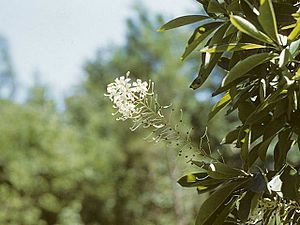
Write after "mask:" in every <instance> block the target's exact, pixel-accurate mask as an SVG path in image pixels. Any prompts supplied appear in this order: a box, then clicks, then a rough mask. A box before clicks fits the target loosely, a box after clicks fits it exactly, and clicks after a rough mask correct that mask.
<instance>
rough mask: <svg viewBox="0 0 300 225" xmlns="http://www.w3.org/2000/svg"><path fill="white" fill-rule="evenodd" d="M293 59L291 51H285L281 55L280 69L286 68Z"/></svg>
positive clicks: (286, 49)
mask: <svg viewBox="0 0 300 225" xmlns="http://www.w3.org/2000/svg"><path fill="white" fill-rule="evenodd" d="M291 59H292V55H291V53H290V50H289V49H288V48H285V49H283V50H282V51H281V53H280V55H279V61H278V66H279V67H284V66H286V65H287V63H289V62H290V60H291Z"/></svg>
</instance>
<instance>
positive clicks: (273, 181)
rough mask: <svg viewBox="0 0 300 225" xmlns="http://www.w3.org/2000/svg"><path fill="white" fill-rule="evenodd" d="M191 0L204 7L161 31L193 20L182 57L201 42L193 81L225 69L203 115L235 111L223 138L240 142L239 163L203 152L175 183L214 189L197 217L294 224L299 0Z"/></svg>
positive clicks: (299, 131)
mask: <svg viewBox="0 0 300 225" xmlns="http://www.w3.org/2000/svg"><path fill="white" fill-rule="evenodd" d="M197 1H198V2H199V3H200V4H201V6H202V7H203V9H204V11H205V15H190V16H184V17H180V18H177V19H174V20H172V21H170V22H168V23H166V24H165V25H163V26H162V27H161V28H160V29H159V31H162V30H169V29H172V28H176V27H180V26H183V25H187V24H191V23H199V25H198V27H197V28H196V29H195V30H194V32H193V33H192V35H191V37H190V39H189V40H188V43H187V46H186V49H185V51H184V53H183V55H182V59H186V58H187V56H188V55H189V54H190V53H191V52H193V51H194V50H195V49H196V48H199V49H200V52H201V66H200V70H199V73H198V76H197V77H196V79H195V80H194V81H193V82H192V84H191V88H193V89H197V88H199V87H201V86H202V85H203V84H204V83H205V81H206V80H207V79H208V77H209V75H210V74H212V71H213V70H214V69H215V68H219V69H222V71H223V73H224V74H225V76H224V77H223V79H222V82H221V85H220V86H219V87H218V88H217V89H216V90H214V93H213V96H217V95H220V94H222V93H223V96H222V97H221V99H220V101H219V102H218V103H216V105H215V106H214V107H213V109H212V111H211V113H210V116H209V119H212V118H213V117H214V116H215V115H216V114H217V113H218V112H219V111H221V110H222V109H224V108H225V107H226V108H227V114H231V113H233V112H235V111H237V112H238V117H239V120H240V125H239V126H237V127H236V128H235V129H234V130H233V131H231V132H229V133H228V134H227V135H226V137H225V138H224V141H223V144H231V145H233V146H234V147H235V148H236V149H238V150H239V152H240V158H241V161H242V168H232V167H231V165H230V164H229V163H227V164H224V163H222V162H219V161H216V162H214V161H211V162H209V163H207V162H206V161H205V160H203V159H202V158H201V157H199V159H198V160H195V161H194V164H196V165H198V166H199V167H200V168H201V171H202V172H201V173H195V174H189V175H187V176H184V177H183V178H181V179H180V180H179V183H180V184H181V185H182V186H184V187H197V188H198V190H200V191H199V192H200V193H202V190H205V191H210V192H211V193H212V194H211V195H210V197H209V198H208V199H207V200H206V201H205V202H204V203H203V205H202V207H201V208H200V210H199V214H198V217H197V219H196V224H197V225H202V224H223V223H224V224H236V223H238V224H241V223H242V224H245V223H246V224H254V223H255V224H297V223H299V222H300V213H299V210H300V205H299V204H300V193H299V188H300V182H299V177H300V175H299V173H298V171H297V168H298V167H297V165H298V163H299V153H298V150H299V140H300V139H299V137H300V124H299V121H300V120H299V119H300V117H299V115H300V108H299V103H300V101H299V98H300V89H299V87H300V86H299V80H300V79H299V77H300V58H299V57H300V54H299V53H300V48H299V44H300V40H299V34H300V20H299V1H296V0H290V1H271V0H261V1H257V0H240V1H239V0H225V1H218V0H197ZM296 144H297V145H296ZM295 148H298V150H295ZM297 153H298V154H297ZM295 157H296V158H295ZM203 170H204V171H203Z"/></svg>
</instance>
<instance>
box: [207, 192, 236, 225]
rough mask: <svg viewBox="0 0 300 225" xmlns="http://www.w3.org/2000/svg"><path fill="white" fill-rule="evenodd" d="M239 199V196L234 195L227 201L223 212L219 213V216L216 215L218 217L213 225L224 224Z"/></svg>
mask: <svg viewBox="0 0 300 225" xmlns="http://www.w3.org/2000/svg"><path fill="white" fill-rule="evenodd" d="M237 200H238V196H233V197H232V199H231V200H230V201H229V202H228V203H225V204H224V206H225V207H224V208H223V210H222V211H221V213H219V214H218V216H217V217H216V219H215V221H214V223H213V224H212V225H220V224H223V222H224V221H225V220H226V218H227V217H228V215H229V213H231V212H232V210H233V209H234V207H235V204H236V202H237Z"/></svg>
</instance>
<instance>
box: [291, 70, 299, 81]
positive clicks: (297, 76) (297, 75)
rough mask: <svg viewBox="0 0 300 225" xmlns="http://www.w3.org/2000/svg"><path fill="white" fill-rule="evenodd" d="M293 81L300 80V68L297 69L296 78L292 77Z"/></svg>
mask: <svg viewBox="0 0 300 225" xmlns="http://www.w3.org/2000/svg"><path fill="white" fill-rule="evenodd" d="M292 80H300V67H299V68H298V69H297V71H296V74H295V76H293V77H292Z"/></svg>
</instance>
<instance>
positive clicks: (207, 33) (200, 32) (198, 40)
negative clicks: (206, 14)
mask: <svg viewBox="0 0 300 225" xmlns="http://www.w3.org/2000/svg"><path fill="white" fill-rule="evenodd" d="M220 24H222V23H221V22H212V23H208V24H205V25H203V26H201V27H199V28H197V29H196V31H195V32H194V34H193V36H192V38H191V39H190V40H189V43H188V45H187V46H186V48H185V51H184V53H183V55H182V56H181V60H184V59H185V58H186V57H187V56H188V55H189V54H191V52H192V51H193V50H194V49H195V48H197V47H198V45H200V44H201V45H202V46H204V45H205V44H206V42H207V41H208V39H209V38H210V37H211V36H213V34H214V31H215V30H216V29H217V28H218V27H219V25H220ZM206 40H207V41H206Z"/></svg>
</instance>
